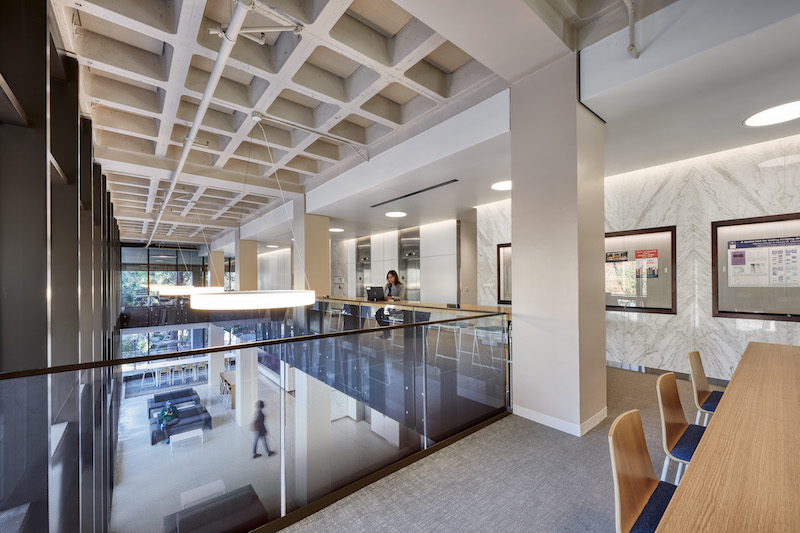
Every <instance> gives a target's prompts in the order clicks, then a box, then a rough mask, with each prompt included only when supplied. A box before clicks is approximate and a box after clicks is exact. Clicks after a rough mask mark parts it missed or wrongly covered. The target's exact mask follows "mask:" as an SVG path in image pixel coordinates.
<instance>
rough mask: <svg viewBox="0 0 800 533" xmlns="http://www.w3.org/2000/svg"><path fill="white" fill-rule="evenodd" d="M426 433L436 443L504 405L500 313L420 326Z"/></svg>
mask: <svg viewBox="0 0 800 533" xmlns="http://www.w3.org/2000/svg"><path fill="white" fill-rule="evenodd" d="M421 327H423V328H425V330H426V331H427V335H426V342H425V347H426V349H425V354H426V358H425V361H426V365H425V369H424V376H425V377H424V379H425V390H426V392H427V394H426V396H425V399H426V402H425V413H426V422H427V423H426V436H427V437H428V438H429V439H430V440H431V441H432V442H439V441H441V440H443V439H445V438H447V437H449V436H451V435H454V434H456V433H458V432H460V431H463V430H464V429H466V428H468V427H470V426H472V425H475V424H476V423H478V422H480V421H481V420H484V419H486V418H488V417H491V416H493V415H494V414H497V413H498V412H501V411H504V410H505V409H506V408H507V394H506V385H507V382H508V380H507V377H508V335H507V327H506V321H505V316H504V315H498V316H492V317H486V318H479V319H464V318H461V319H457V320H453V321H450V322H444V323H440V324H435V325H430V326H421Z"/></svg>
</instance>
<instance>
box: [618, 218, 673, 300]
mask: <svg viewBox="0 0 800 533" xmlns="http://www.w3.org/2000/svg"><path fill="white" fill-rule="evenodd" d="M676 233H677V232H676V227H675V226H662V227H658V228H646V229H636V230H629V231H615V232H609V233H606V239H605V253H606V258H605V278H606V283H605V286H606V311H623V312H627V313H658V314H666V315H675V314H677V313H678V298H677V285H676V284H677V267H676V256H677V246H676Z"/></svg>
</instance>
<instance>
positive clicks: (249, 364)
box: [236, 348, 258, 428]
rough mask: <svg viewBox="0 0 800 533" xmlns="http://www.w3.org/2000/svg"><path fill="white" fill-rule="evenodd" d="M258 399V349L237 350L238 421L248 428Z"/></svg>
mask: <svg viewBox="0 0 800 533" xmlns="http://www.w3.org/2000/svg"><path fill="white" fill-rule="evenodd" d="M256 400H258V350H257V349H256V348H249V349H247V350H236V423H237V424H239V425H240V426H242V427H243V428H247V427H248V425H249V424H250V422H251V420H252V419H253V414H254V413H255V409H256Z"/></svg>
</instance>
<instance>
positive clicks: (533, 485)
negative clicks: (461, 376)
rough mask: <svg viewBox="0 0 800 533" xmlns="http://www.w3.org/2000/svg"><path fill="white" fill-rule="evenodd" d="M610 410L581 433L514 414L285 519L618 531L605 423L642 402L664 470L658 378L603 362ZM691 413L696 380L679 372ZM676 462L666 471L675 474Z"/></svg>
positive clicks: (417, 528) (311, 528)
mask: <svg viewBox="0 0 800 533" xmlns="http://www.w3.org/2000/svg"><path fill="white" fill-rule="evenodd" d="M607 373H608V418H607V419H606V420H604V421H603V422H602V423H601V424H600V425H598V426H597V427H596V428H594V429H593V430H592V431H590V432H589V433H587V434H586V435H584V436H583V437H581V438H578V437H573V436H571V435H567V434H565V433H562V432H560V431H557V430H554V429H551V428H548V427H546V426H543V425H540V424H536V423H534V422H531V421H529V420H526V419H524V418H521V417H519V416H515V415H511V416H509V417H506V418H504V419H503V420H500V421H499V422H496V423H494V424H492V425H490V426H488V427H486V428H484V429H482V430H480V431H478V432H476V433H474V434H472V435H470V436H468V437H466V438H464V439H462V440H460V441H458V442H456V443H455V444H453V445H451V446H449V447H447V448H445V449H443V450H440V451H438V452H436V453H434V454H432V455H430V456H428V457H426V458H425V459H422V460H421V461H418V462H416V463H414V464H412V465H411V466H409V467H407V468H404V469H402V470H400V471H398V472H396V473H394V474H392V475H390V476H387V477H385V478H383V479H381V480H380V481H378V482H376V483H373V484H372V485H369V486H368V487H366V488H364V489H362V490H360V491H358V492H356V493H355V494H352V495H350V496H348V497H346V498H344V499H342V500H340V501H338V502H336V503H335V504H333V505H331V506H329V507H327V508H325V509H323V510H322V511H320V512H318V513H316V514H314V515H312V516H310V517H308V518H306V519H305V520H302V521H300V522H298V523H296V524H293V525H291V526H289V527H288V528H285V529H284V530H283V531H284V532H288V533H301V532H314V533H317V532H322V531H324V532H326V533H327V532H347V533H357V532H365V533H366V532H369V533H374V532H395V531H402V532H404V533H411V532H451V531H452V532H456V531H457V532H472V531H474V532H478V531H480V532H484V531H492V532H498V533H499V532H582V531H597V532H601V531H602V532H613V531H614V487H613V482H612V480H611V461H610V458H609V451H608V430H609V428H610V427H611V423H612V422H613V420H614V418H616V417H617V415H619V414H621V413H623V412H625V411H628V410H630V409H639V410H640V411H641V415H642V422H643V425H644V431H645V437H646V439H647V445H648V448H649V450H650V456H651V458H652V460H653V464H654V467H655V470H656V475H660V474H661V466H662V464H663V461H664V451H663V449H662V446H661V429H660V416H659V412H658V402H657V400H656V385H655V384H656V378H657V376H654V375H650V374H641V373H636V372H631V371H627V370H618V369H613V368H608V369H607ZM678 389H679V391H680V395H681V402H682V403H683V408H684V411H685V412H686V418H687V420H688V421H689V422H690V423H693V422H694V417H695V414H696V410H695V408H694V403H693V402H692V398H691V383H689V382H688V381H682V380H678ZM675 469H676V466H675V464H674V463H673V464H672V465H671V467H670V472H669V477H668V480H669V481H670V482H673V481H674V475H675Z"/></svg>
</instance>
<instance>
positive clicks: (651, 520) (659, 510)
mask: <svg viewBox="0 0 800 533" xmlns="http://www.w3.org/2000/svg"><path fill="white" fill-rule="evenodd" d="M675 488H676V487H675V485H673V484H671V483H664V482H663V481H659V482H658V486H657V487H656V490H654V491H653V494H651V495H650V499H649V500H647V505H645V506H644V509H642V512H641V513H640V514H639V518H637V519H636V522H635V523H634V524H633V527H632V528H631V531H630V533H653V531H655V530H656V528H657V527H658V523H659V522H660V521H661V517H662V516H663V515H664V511H666V510H667V505H668V504H669V501H670V500H671V499H672V495H673V494H674V493H675Z"/></svg>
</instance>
